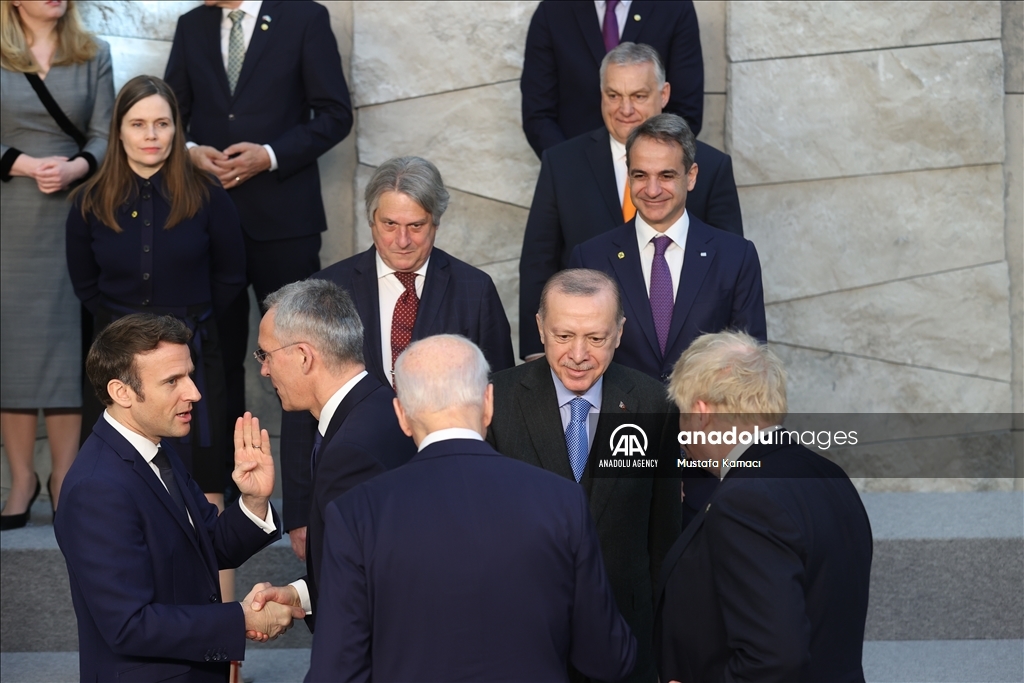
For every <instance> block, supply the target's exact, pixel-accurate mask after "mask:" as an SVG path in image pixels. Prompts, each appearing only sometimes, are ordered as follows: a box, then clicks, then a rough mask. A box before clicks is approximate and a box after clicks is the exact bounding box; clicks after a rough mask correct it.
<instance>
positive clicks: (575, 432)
mask: <svg viewBox="0 0 1024 683" xmlns="http://www.w3.org/2000/svg"><path fill="white" fill-rule="evenodd" d="M569 408H571V409H572V416H571V417H570V418H569V426H568V427H566V428H565V445H566V448H567V449H568V450H569V465H570V466H571V467H572V474H573V476H574V477H576V483H579V481H580V479H582V478H583V470H585V469H586V468H587V453H588V452H589V450H590V448H589V445H590V444H588V443H587V441H588V439H587V417H588V416H589V415H590V401H588V400H587V399H585V398H583V397H581V396H577V397H576V398H574V399H573V400H571V401H569Z"/></svg>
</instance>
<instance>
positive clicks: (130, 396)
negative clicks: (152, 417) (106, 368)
mask: <svg viewBox="0 0 1024 683" xmlns="http://www.w3.org/2000/svg"><path fill="white" fill-rule="evenodd" d="M107 394H109V395H110V398H111V399H112V400H113V401H114V403H115V404H117V405H119V406H121V407H122V408H125V409H128V408H131V407H132V403H134V402H135V400H136V395H135V392H134V391H132V388H131V387H130V386H128V385H127V384H125V383H124V382H122V381H121V380H119V379H112V380H110V381H109V382H107Z"/></svg>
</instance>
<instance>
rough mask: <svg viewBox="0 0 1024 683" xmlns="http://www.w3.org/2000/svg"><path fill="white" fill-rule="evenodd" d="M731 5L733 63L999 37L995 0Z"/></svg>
mask: <svg viewBox="0 0 1024 683" xmlns="http://www.w3.org/2000/svg"><path fill="white" fill-rule="evenodd" d="M729 5H730V6H729V22H728V29H727V35H728V36H729V40H728V44H729V58H730V59H731V60H732V61H734V62H742V61H746V60H750V59H770V58H773V57H790V56H794V55H813V54H828V53H833V52H854V51H857V50H877V49H879V48H888V47H905V46H911V45H932V44H935V43H956V42H963V41H970V40H984V39H987V38H998V37H999V23H1000V17H999V14H1000V10H999V4H998V3H997V2H992V1H983V2H953V1H946V2H836V1H835V0H831V1H828V2H731V3H729Z"/></svg>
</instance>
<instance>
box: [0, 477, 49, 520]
mask: <svg viewBox="0 0 1024 683" xmlns="http://www.w3.org/2000/svg"><path fill="white" fill-rule="evenodd" d="M42 489H43V487H42V486H40V481H39V475H38V474H37V475H36V490H35V493H33V494H32V499H31V500H30V501H28V507H27V508H25V511H24V512H22V513H21V514H20V515H0V531H9V530H10V529H20V528H21V527H23V526H25V525H26V524H28V520H29V517H31V516H32V503H34V502H36V498H38V497H39V492H40V491H41V490H42Z"/></svg>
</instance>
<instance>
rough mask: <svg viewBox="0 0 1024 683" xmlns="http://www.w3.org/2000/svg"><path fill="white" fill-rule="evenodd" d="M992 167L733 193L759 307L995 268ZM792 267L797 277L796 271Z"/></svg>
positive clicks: (997, 203)
mask: <svg viewBox="0 0 1024 683" xmlns="http://www.w3.org/2000/svg"><path fill="white" fill-rule="evenodd" d="M1002 168H1003V167H1002V166H1000V165H994V164H993V165H989V166H968V167H963V168H956V169H942V170H933V171H915V172H911V173H898V174H890V175H874V176H862V177H857V178H842V179H833V180H817V181H810V182H802V183H784V184H779V185H760V186H752V187H742V188H740V191H739V193H740V203H741V204H742V206H743V215H744V218H745V220H744V231H745V235H746V237H747V238H748V239H750V240H752V241H753V242H754V244H755V245H756V246H757V250H758V254H759V255H760V257H761V265H762V279H763V282H764V288H765V300H766V301H768V302H773V301H780V300H787V299H793V298H798V297H806V296H812V295H816V294H822V293H825V292H831V291H836V290H841V289H849V288H853V287H862V286H865V285H872V284H878V283H881V282H886V281H889V280H894V279H899V278H907V277H914V276H918V275H925V274H927V273H935V272H939V271H944V270H950V269H953V268H962V267H965V266H973V265H979V264H982V263H991V262H994V261H1001V260H1002V259H1003V258H1004V247H1003V235H1002V233H1001V232H1000V231H998V230H997V228H996V226H999V225H1002V224H1003V170H1002ZM795 266H796V267H795Z"/></svg>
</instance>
